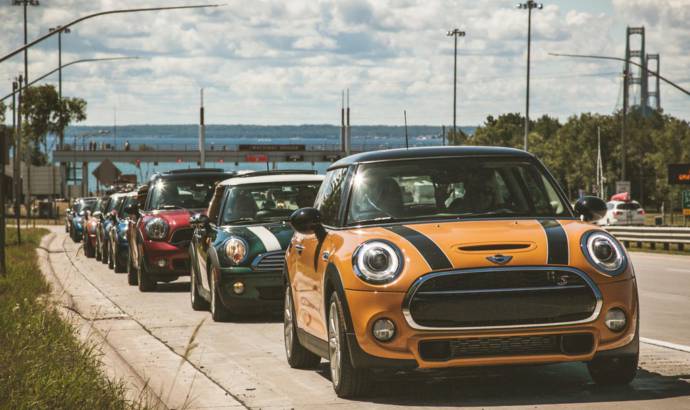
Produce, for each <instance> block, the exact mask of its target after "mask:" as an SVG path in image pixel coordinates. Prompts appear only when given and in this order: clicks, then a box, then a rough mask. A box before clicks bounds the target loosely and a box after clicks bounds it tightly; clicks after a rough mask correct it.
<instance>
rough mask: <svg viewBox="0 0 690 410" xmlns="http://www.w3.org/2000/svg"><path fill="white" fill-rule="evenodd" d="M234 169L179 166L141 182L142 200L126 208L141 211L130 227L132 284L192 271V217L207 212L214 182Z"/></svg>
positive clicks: (152, 284) (146, 288)
mask: <svg viewBox="0 0 690 410" xmlns="http://www.w3.org/2000/svg"><path fill="white" fill-rule="evenodd" d="M232 175H233V174H230V173H226V172H224V171H223V170H222V169H189V170H176V171H169V172H165V173H160V174H156V175H154V176H153V177H152V178H151V179H150V180H149V183H148V184H146V185H144V186H142V187H140V188H139V191H138V192H139V193H138V205H137V206H130V207H129V209H126V210H125V212H127V213H128V214H130V215H132V214H134V213H137V214H138V218H136V219H135V220H133V221H132V222H130V223H129V226H128V229H127V237H128V241H129V244H130V245H129V262H128V263H127V265H128V266H127V273H128V275H127V277H128V282H129V284H130V285H137V284H138V285H139V290H140V291H142V292H150V291H153V290H155V289H156V284H157V282H172V281H174V280H176V279H177V278H179V277H180V276H185V275H189V242H190V241H191V239H192V234H193V232H194V230H193V229H192V228H191V227H190V225H189V217H190V215H193V214H195V213H199V212H203V211H204V210H205V209H206V208H207V207H208V204H209V202H210V200H211V196H212V195H213V188H214V186H215V184H216V183H217V182H219V181H222V180H224V179H227V178H229V177H230V176H232Z"/></svg>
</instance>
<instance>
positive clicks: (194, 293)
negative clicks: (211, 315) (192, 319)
mask: <svg viewBox="0 0 690 410" xmlns="http://www.w3.org/2000/svg"><path fill="white" fill-rule="evenodd" d="M189 282H190V283H189V298H190V302H191V304H192V309H194V310H208V308H209V304H208V301H206V299H204V298H202V297H201V295H200V294H199V288H198V286H197V284H196V275H195V274H194V268H192V271H191V272H190V276H189Z"/></svg>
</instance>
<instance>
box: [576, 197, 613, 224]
mask: <svg viewBox="0 0 690 410" xmlns="http://www.w3.org/2000/svg"><path fill="white" fill-rule="evenodd" d="M575 213H576V214H577V215H580V216H581V217H582V219H583V220H584V221H586V222H592V221H596V220H599V219H601V218H603V217H604V215H606V202H604V201H603V200H602V199H601V198H597V197H596V196H586V197H583V198H582V199H579V200H578V201H577V202H576V203H575Z"/></svg>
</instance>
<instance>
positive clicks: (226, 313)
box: [211, 271, 232, 322]
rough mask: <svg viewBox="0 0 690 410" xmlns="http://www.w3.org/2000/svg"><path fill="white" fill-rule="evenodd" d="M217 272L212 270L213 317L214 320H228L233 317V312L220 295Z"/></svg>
mask: <svg viewBox="0 0 690 410" xmlns="http://www.w3.org/2000/svg"><path fill="white" fill-rule="evenodd" d="M216 275H217V274H216V272H215V271H212V272H211V318H212V319H213V321H214V322H228V321H230V319H231V318H232V312H230V309H228V308H226V307H225V305H224V304H223V302H222V301H221V300H220V296H219V295H218V284H217V283H216Z"/></svg>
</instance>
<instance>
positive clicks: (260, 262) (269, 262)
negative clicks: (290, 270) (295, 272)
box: [252, 251, 285, 272]
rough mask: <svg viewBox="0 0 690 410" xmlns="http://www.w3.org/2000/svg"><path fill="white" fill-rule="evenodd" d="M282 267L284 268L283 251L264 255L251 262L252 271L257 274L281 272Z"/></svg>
mask: <svg viewBox="0 0 690 410" xmlns="http://www.w3.org/2000/svg"><path fill="white" fill-rule="evenodd" d="M283 266H285V251H275V252H268V253H264V254H261V255H259V256H257V257H256V258H255V259H254V261H253V262H252V269H254V270H255V271H259V272H282V271H283Z"/></svg>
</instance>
